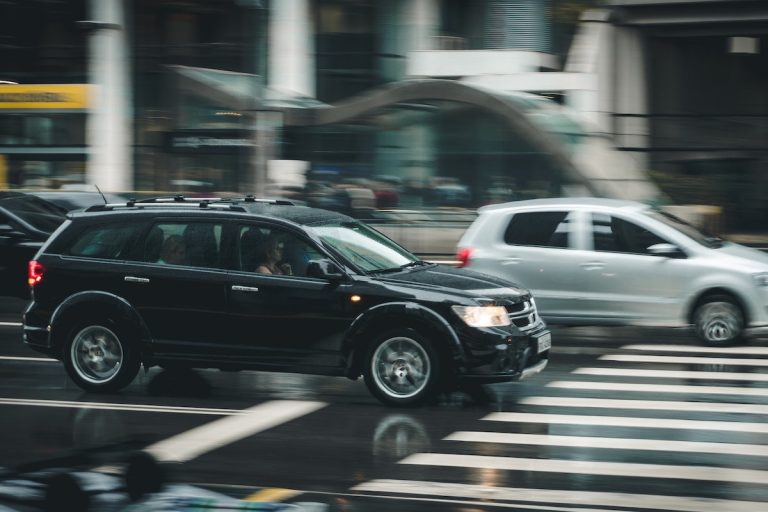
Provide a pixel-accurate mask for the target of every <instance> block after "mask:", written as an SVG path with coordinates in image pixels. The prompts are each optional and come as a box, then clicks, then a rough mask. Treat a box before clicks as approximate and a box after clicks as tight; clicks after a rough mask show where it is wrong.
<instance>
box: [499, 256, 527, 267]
mask: <svg viewBox="0 0 768 512" xmlns="http://www.w3.org/2000/svg"><path fill="white" fill-rule="evenodd" d="M521 261H522V259H521V258H519V257H517V256H511V257H509V258H504V259H502V260H501V264H502V265H517V264H518V263H520V262H521Z"/></svg>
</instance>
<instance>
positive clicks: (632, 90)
mask: <svg viewBox="0 0 768 512" xmlns="http://www.w3.org/2000/svg"><path fill="white" fill-rule="evenodd" d="M614 41H615V45H614V60H613V68H614V75H613V84H614V87H613V91H612V92H613V101H614V104H613V105H614V106H613V111H614V112H615V113H617V114H620V115H619V116H618V117H616V118H615V123H614V132H615V139H614V140H615V143H616V145H617V146H619V147H636V148H647V147H648V146H649V144H650V140H649V139H650V122H649V120H648V118H647V117H643V116H645V115H646V114H648V83H647V81H648V78H647V76H646V70H645V43H644V41H643V37H642V35H641V34H640V32H639V31H638V30H637V29H633V28H628V27H617V28H616V29H615V38H614ZM621 114H625V115H623V116H622V115H621ZM633 156H635V159H636V161H637V162H638V164H639V166H640V167H641V168H647V152H644V151H638V152H635V153H634V155H633Z"/></svg>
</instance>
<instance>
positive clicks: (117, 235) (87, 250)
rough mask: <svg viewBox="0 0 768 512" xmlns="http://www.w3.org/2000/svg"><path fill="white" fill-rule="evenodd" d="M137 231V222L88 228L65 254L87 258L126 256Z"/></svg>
mask: <svg viewBox="0 0 768 512" xmlns="http://www.w3.org/2000/svg"><path fill="white" fill-rule="evenodd" d="M137 231H138V226H137V225H135V224H128V225H125V224H123V225H120V226H93V227H90V228H86V229H85V230H84V231H83V232H82V233H80V235H79V236H77V237H76V238H75V239H74V240H73V242H72V245H71V246H70V247H69V249H65V250H64V254H69V255H71V256H83V257H86V258H105V259H120V258H124V257H125V256H126V253H127V252H128V249H129V248H130V244H129V241H130V240H131V238H133V237H135V236H136V234H137Z"/></svg>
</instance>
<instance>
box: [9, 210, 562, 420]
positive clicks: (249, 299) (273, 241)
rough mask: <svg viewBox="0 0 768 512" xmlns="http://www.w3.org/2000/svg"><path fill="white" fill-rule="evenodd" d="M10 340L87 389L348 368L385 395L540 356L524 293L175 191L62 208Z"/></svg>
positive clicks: (332, 221)
mask: <svg viewBox="0 0 768 512" xmlns="http://www.w3.org/2000/svg"><path fill="white" fill-rule="evenodd" d="M29 283H30V287H31V288H32V301H31V303H30V304H29V306H28V307H27V309H26V311H25V313H24V341H25V342H26V344H27V345H28V346H30V347H31V348H33V349H35V350H38V351H40V352H42V353H44V354H47V355H49V356H52V357H56V358H59V359H61V360H63V362H64V366H65V367H66V369H67V372H68V374H69V376H70V377H71V379H72V380H73V381H74V382H75V383H76V384H77V385H79V386H80V387H82V388H83V389H86V390H90V391H114V390H117V389H120V388H122V387H124V386H126V385H127V384H129V383H130V382H131V381H132V380H133V378H134V376H135V375H136V373H137V372H138V370H139V367H140V365H142V364H143V365H144V366H145V367H150V366H153V365H171V366H187V367H192V368H220V369H227V370H239V369H257V370H271V371H289V372H298V373H313V374H321V375H335V376H345V377H348V378H350V379H357V378H358V377H359V376H360V375H363V376H364V378H365V382H366V384H367V386H368V388H369V389H370V391H371V393H372V394H373V395H374V396H375V397H377V398H378V399H379V400H381V401H382V402H384V403H387V404H393V405H410V404H415V403H418V402H421V401H423V400H425V399H426V398H428V397H429V396H431V395H433V394H435V393H437V392H438V391H440V390H443V389H446V388H450V387H452V386H456V385H457V383H458V382H460V381H467V380H468V381H473V382H480V383H482V382H504V381H514V380H518V379H521V378H525V377H528V376H530V375H534V374H536V373H538V372H539V371H541V370H542V369H543V368H544V367H545V366H546V364H547V361H548V356H549V348H550V345H551V337H550V333H549V331H548V330H547V328H546V325H545V324H544V322H542V321H541V319H540V318H539V317H538V315H537V313H536V306H535V303H534V302H533V299H532V297H531V295H530V293H529V292H528V291H527V290H524V289H522V288H520V287H517V286H515V285H514V284H512V283H509V282H508V281H505V280H503V279H498V278H494V277H490V276H484V275H482V274H477V273H475V272H471V271H467V270H462V269H456V268H452V267H447V266H440V265H435V264H430V263H427V262H424V261H422V260H420V259H419V258H417V257H416V256H414V255H412V254H411V253H409V252H408V251H407V250H405V249H404V248H402V247H400V246H399V245H397V244H396V243H394V242H393V241H391V240H390V239H388V238H386V237H385V236H383V235H382V234H380V233H379V232H378V231H376V230H374V229H373V228H371V227H369V226H367V225H366V224H364V223H361V222H359V221H356V220H354V219H353V218H351V217H348V216H346V215H343V214H341V213H337V212H331V211H327V210H320V209H316V208H309V207H305V206H294V205H292V204H291V203H289V202H287V201H279V200H278V201H263V200H257V199H254V198H252V197H250V198H241V199H239V200H234V199H228V200H219V201H216V200H212V199H206V200H186V199H184V198H182V197H175V198H167V199H154V200H146V201H139V202H133V201H130V202H128V203H122V204H109V205H98V206H93V207H91V208H88V209H87V210H85V211H80V212H74V213H70V214H69V216H68V219H67V220H66V222H65V224H64V226H63V227H62V229H60V230H59V231H57V232H56V234H55V235H54V236H52V237H51V238H50V239H49V240H48V242H47V243H46V244H45V245H44V246H43V247H42V248H41V249H40V251H39V252H38V253H37V255H36V256H35V259H34V261H33V262H32V263H30V265H29Z"/></svg>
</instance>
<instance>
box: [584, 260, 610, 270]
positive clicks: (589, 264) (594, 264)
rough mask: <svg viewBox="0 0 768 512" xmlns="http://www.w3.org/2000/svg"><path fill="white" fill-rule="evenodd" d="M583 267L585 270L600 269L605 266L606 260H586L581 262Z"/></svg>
mask: <svg viewBox="0 0 768 512" xmlns="http://www.w3.org/2000/svg"><path fill="white" fill-rule="evenodd" d="M581 268H583V269H584V270H600V269H601V268H605V262H604V261H585V262H584V263H582V264H581Z"/></svg>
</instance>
